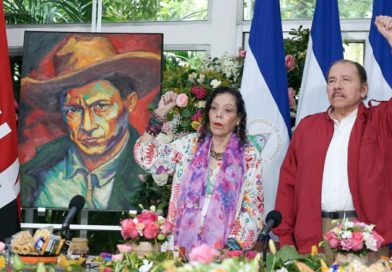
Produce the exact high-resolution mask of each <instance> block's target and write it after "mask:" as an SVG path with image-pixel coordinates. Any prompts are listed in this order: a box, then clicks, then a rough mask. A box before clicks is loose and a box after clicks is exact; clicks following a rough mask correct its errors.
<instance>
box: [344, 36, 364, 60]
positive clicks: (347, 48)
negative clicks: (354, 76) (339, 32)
mask: <svg viewBox="0 0 392 272" xmlns="http://www.w3.org/2000/svg"><path fill="white" fill-rule="evenodd" d="M343 47H344V58H345V59H349V60H353V61H356V62H358V63H360V64H362V65H363V60H364V51H365V50H364V48H365V42H364V41H346V42H345V43H344V44H343Z"/></svg>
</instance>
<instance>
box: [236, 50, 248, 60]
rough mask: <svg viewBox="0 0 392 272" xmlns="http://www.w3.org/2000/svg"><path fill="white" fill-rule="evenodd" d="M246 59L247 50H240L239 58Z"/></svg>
mask: <svg viewBox="0 0 392 272" xmlns="http://www.w3.org/2000/svg"><path fill="white" fill-rule="evenodd" d="M245 57H246V50H244V49H240V50H239V51H238V58H242V59H243V58H245Z"/></svg>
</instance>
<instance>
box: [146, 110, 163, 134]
mask: <svg viewBox="0 0 392 272" xmlns="http://www.w3.org/2000/svg"><path fill="white" fill-rule="evenodd" d="M164 122H166V120H165V119H164V118H162V117H160V116H158V114H156V113H155V112H154V113H153V114H152V115H151V118H150V120H149V122H148V126H147V128H146V132H147V133H148V134H150V135H151V136H153V137H155V136H157V135H158V134H159V133H161V131H162V127H163V123H164Z"/></svg>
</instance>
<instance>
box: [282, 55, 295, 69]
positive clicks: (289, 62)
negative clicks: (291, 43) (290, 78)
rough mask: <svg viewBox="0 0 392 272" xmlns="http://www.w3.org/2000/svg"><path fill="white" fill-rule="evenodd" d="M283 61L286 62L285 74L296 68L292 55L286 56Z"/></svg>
mask: <svg viewBox="0 0 392 272" xmlns="http://www.w3.org/2000/svg"><path fill="white" fill-rule="evenodd" d="M284 60H285V62H286V70H287V72H291V71H293V70H294V69H295V67H296V66H297V64H296V60H295V58H294V56H293V55H287V56H286V57H285V59H284Z"/></svg>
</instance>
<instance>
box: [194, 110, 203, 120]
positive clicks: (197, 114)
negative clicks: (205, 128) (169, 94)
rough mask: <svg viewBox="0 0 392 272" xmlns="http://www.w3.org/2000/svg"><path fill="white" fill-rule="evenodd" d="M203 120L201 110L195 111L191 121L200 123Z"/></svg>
mask: <svg viewBox="0 0 392 272" xmlns="http://www.w3.org/2000/svg"><path fill="white" fill-rule="evenodd" d="M202 118H203V112H202V111H201V110H197V111H196V113H195V114H194V115H193V116H192V121H200V120H201V119H202Z"/></svg>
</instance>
